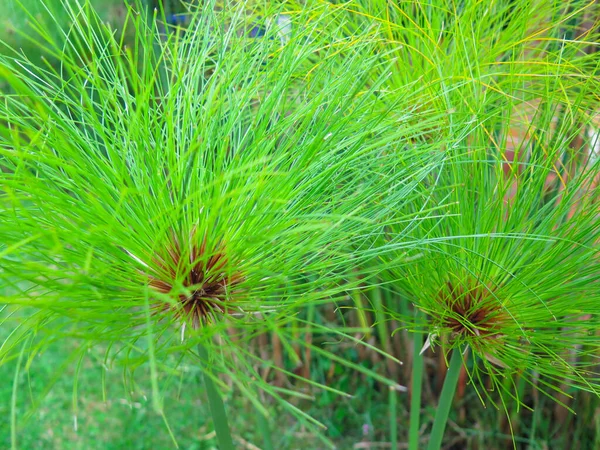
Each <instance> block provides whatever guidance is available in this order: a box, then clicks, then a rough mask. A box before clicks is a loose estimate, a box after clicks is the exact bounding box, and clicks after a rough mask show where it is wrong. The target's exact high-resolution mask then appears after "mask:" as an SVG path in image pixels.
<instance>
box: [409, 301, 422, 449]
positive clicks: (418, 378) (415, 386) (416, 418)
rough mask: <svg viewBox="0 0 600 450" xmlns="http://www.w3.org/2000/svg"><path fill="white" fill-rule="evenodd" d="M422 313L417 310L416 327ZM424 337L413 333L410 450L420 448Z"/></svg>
mask: <svg viewBox="0 0 600 450" xmlns="http://www.w3.org/2000/svg"><path fill="white" fill-rule="evenodd" d="M419 315H420V311H419V310H418V309H416V308H415V325H417V321H418V319H419ZM422 345H423V336H422V335H421V333H413V360H412V377H411V391H410V428H409V430H408V450H417V449H418V448H419V426H420V420H421V386H422V383H423V355H421V347H422Z"/></svg>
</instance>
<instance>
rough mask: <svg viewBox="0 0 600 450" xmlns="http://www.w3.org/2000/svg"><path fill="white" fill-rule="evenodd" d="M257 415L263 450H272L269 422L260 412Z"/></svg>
mask: <svg viewBox="0 0 600 450" xmlns="http://www.w3.org/2000/svg"><path fill="white" fill-rule="evenodd" d="M257 414H258V425H259V426H260V431H261V433H262V435H263V450H273V441H272V440H271V429H270V427H269V420H268V419H267V417H266V416H265V415H264V414H263V413H261V412H260V411H259V412H258V413H257Z"/></svg>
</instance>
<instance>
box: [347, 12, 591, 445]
mask: <svg viewBox="0 0 600 450" xmlns="http://www.w3.org/2000/svg"><path fill="white" fill-rule="evenodd" d="M335 8H336V9H337V10H338V11H339V12H340V13H344V14H345V15H344V18H345V21H346V22H345V24H344V25H343V26H344V27H345V29H346V32H347V33H350V34H351V33H353V32H356V31H357V30H371V29H373V30H376V31H373V36H378V37H381V39H379V40H377V43H378V49H379V52H378V55H379V57H380V58H381V60H385V61H393V65H392V66H391V68H390V69H389V70H390V74H391V75H390V76H389V77H388V78H387V79H386V82H385V83H384V88H385V89H386V90H388V92H390V93H392V94H391V95H389V96H387V97H386V98H385V99H384V100H387V101H391V99H394V98H395V104H394V107H393V108H391V113H390V114H394V115H396V116H397V117H398V118H399V120H402V121H403V122H404V123H407V124H410V123H416V122H423V121H427V122H428V123H429V124H430V128H429V129H428V130H427V129H420V130H419V133H415V134H414V135H413V136H410V135H407V136H406V139H405V141H404V143H405V146H406V148H418V147H429V146H432V145H435V144H437V145H438V151H439V153H440V154H443V155H444V156H445V158H446V159H445V162H444V164H443V165H442V166H440V168H439V170H438V171H436V173H435V174H431V176H430V177H429V179H428V180H427V181H426V182H424V186H427V187H428V188H429V189H430V191H429V194H425V195H424V196H423V197H422V198H420V199H419V200H418V201H416V202H415V203H414V204H413V205H412V206H410V207H409V206H407V205H406V203H405V202H401V203H400V204H398V205H397V206H394V201H392V202H391V203H389V207H390V209H394V208H395V209H396V210H397V211H398V212H399V213H400V214H402V215H405V214H406V213H407V208H411V209H412V212H413V214H414V215H415V216H417V215H418V216H419V217H420V218H421V219H423V220H418V221H411V222H410V223H408V224H406V225H404V224H402V225H400V226H391V227H390V229H389V235H388V236H387V237H386V239H385V240H386V242H387V244H385V245H384V247H383V248H387V250H389V251H390V253H389V254H388V253H386V255H389V258H388V256H384V257H383V260H384V261H385V265H386V266H387V267H388V268H391V267H393V266H394V265H395V264H396V263H394V255H395V256H396V257H397V259H396V261H397V262H398V263H397V265H396V267H395V268H392V270H391V271H390V278H389V281H390V282H391V283H392V284H393V286H394V289H396V290H398V291H399V292H401V294H402V296H403V297H404V298H405V299H407V300H409V301H410V302H411V303H413V304H414V306H415V309H416V310H417V311H420V312H421V315H420V316H419V318H418V319H417V320H416V321H415V320H414V319H413V318H412V317H410V316H406V315H403V314H401V312H400V311H401V308H397V309H390V310H387V311H385V312H386V313H389V315H390V317H392V318H394V319H395V320H397V321H400V322H404V324H405V326H406V328H408V329H411V330H413V331H418V332H422V333H424V334H425V335H427V336H429V338H428V341H427V345H428V346H429V345H431V346H432V347H433V348H434V349H435V351H442V352H444V354H445V355H447V356H448V357H449V356H450V353H451V354H452V355H453V356H452V358H451V360H452V363H451V364H450V372H449V373H448V377H447V380H448V383H447V384H446V386H447V388H446V389H444V391H443V392H442V398H441V403H440V407H439V408H438V419H436V421H435V425H434V428H433V431H432V433H431V437H430V440H429V448H430V449H435V448H439V446H440V445H441V442H442V435H443V426H444V424H445V421H446V419H447V414H448V410H449V408H450V405H451V399H452V397H453V392H454V391H453V388H452V387H451V386H455V385H456V384H455V383H456V381H457V376H458V373H459V370H461V366H463V365H464V366H465V367H466V369H467V373H468V376H469V381H470V383H471V384H472V385H473V386H474V387H475V389H476V390H477V393H478V395H479V396H480V398H481V399H482V401H484V402H486V403H490V402H491V403H493V404H497V405H498V406H499V407H503V406H504V404H505V402H506V400H507V399H509V398H511V397H515V400H516V403H517V404H519V403H521V402H522V399H521V398H518V397H517V395H518V394H517V389H516V388H515V386H514V385H513V384H511V383H515V382H516V381H515V380H516V379H517V377H521V378H522V379H524V380H526V382H528V383H531V384H534V385H535V386H534V387H535V388H536V389H539V390H542V391H544V392H545V393H547V394H548V395H550V396H552V397H554V398H556V399H557V400H559V401H560V398H562V397H561V395H562V394H561V395H559V393H562V392H563V391H565V390H568V389H575V388H579V389H584V390H588V391H591V392H593V393H597V391H598V367H597V362H598V361H597V354H598V350H599V349H598V341H597V337H596V333H597V330H598V323H597V317H598V313H599V312H600V311H599V310H598V305H599V304H600V303H599V302H598V293H599V292H600V291H599V290H598V278H599V276H600V272H599V271H598V269H597V248H598V247H597V245H598V244H597V243H598V237H599V233H600V229H599V223H598V220H597V214H598V209H597V204H596V196H597V184H596V181H597V178H598V170H599V167H598V162H597V149H598V134H597V133H598V131H597V111H598V95H597V92H598V79H597V74H598V57H597V55H598V53H597V52H596V47H597V42H598V20H599V19H598V18H599V15H598V5H597V4H596V3H595V2H587V1H567V2H547V1H534V0H532V1H519V2H513V1H494V2H477V1H462V2H446V1H429V2H386V1H355V2H344V3H340V4H337V5H336V6H335ZM382 67H384V65H376V66H375V69H374V71H373V73H374V74H375V73H379V72H378V68H382ZM385 67H386V69H385V70H388V69H387V66H385ZM441 203H443V204H445V205H447V207H445V208H444V210H443V212H444V214H441V212H442V211H441V210H439V209H438V210H435V211H433V212H432V211H430V210H429V209H428V208H429V207H431V206H432V205H434V206H438V205H440V204H441ZM407 240H408V241H409V242H414V241H419V240H421V242H422V243H423V246H420V247H419V248H418V249H414V250H409V251H407V250H406V248H405V247H404V242H406V241H407ZM383 248H382V251H384V250H383ZM425 249H426V250H425ZM419 350H420V348H417V350H416V352H415V353H416V357H415V361H418V359H419V358H418V353H419ZM414 367H415V372H414V378H413V380H414V381H413V385H414V386H418V385H419V383H420V382H419V381H418V380H420V377H421V376H422V372H421V371H420V367H421V366H419V365H418V364H415V366H414ZM416 389H418V388H416ZM488 389H490V390H492V391H495V392H494V393H492V392H490V391H489V390H488ZM496 391H499V395H500V397H498V396H497V393H496ZM415 392H416V394H415V395H413V401H414V400H415V398H416V402H413V407H412V412H411V436H410V448H412V449H416V448H420V447H419V444H418V439H419V435H418V433H419V410H420V403H419V401H418V395H419V394H418V392H419V391H418V390H416V391H415Z"/></svg>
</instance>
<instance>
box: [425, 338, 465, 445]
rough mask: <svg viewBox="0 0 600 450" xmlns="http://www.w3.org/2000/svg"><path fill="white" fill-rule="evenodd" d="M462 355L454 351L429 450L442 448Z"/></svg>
mask: <svg viewBox="0 0 600 450" xmlns="http://www.w3.org/2000/svg"><path fill="white" fill-rule="evenodd" d="M461 353H462V352H461V350H460V348H456V349H454V350H453V351H452V357H451V358H450V367H449V368H448V373H446V379H445V380H444V387H442V394H441V395H440V403H439V404H438V408H437V411H436V413H435V419H434V421H433V428H432V429H431V436H430V437H429V445H428V446H427V450H439V449H440V448H441V446H442V439H443V438H444V430H445V429H446V423H447V422H448V414H449V413H450V408H451V406H452V399H453V398H454V392H455V391H456V385H457V384H458V375H459V374H460V368H461V367H462V362H463V361H462V354H461Z"/></svg>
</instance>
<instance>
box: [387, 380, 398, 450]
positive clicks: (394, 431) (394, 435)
mask: <svg viewBox="0 0 600 450" xmlns="http://www.w3.org/2000/svg"><path fill="white" fill-rule="evenodd" d="M389 407H390V411H389V414H390V441H391V442H392V450H398V424H397V420H396V389H395V388H394V387H393V386H390V398H389Z"/></svg>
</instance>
